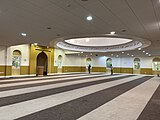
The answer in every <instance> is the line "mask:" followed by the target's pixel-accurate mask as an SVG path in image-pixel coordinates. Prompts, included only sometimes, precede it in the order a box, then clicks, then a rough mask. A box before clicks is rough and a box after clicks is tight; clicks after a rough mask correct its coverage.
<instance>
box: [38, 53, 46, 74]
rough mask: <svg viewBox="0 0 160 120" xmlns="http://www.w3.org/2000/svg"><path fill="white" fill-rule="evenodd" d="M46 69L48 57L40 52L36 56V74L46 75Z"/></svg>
mask: <svg viewBox="0 0 160 120" xmlns="http://www.w3.org/2000/svg"><path fill="white" fill-rule="evenodd" d="M47 69H48V57H47V55H46V54H45V53H44V52H41V53H39V54H38V56H37V74H38V75H47Z"/></svg>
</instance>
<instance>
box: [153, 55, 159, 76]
mask: <svg viewBox="0 0 160 120" xmlns="http://www.w3.org/2000/svg"><path fill="white" fill-rule="evenodd" d="M152 70H153V74H160V58H158V57H156V58H154V59H153V61H152Z"/></svg>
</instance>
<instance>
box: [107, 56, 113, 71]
mask: <svg viewBox="0 0 160 120" xmlns="http://www.w3.org/2000/svg"><path fill="white" fill-rule="evenodd" d="M111 67H112V59H111V58H107V60H106V72H109V73H110V72H111Z"/></svg>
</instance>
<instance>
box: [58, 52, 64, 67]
mask: <svg viewBox="0 0 160 120" xmlns="http://www.w3.org/2000/svg"><path fill="white" fill-rule="evenodd" d="M62 60H63V57H62V55H58V68H62Z"/></svg>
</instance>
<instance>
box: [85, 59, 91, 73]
mask: <svg viewBox="0 0 160 120" xmlns="http://www.w3.org/2000/svg"><path fill="white" fill-rule="evenodd" d="M89 65H91V67H90V69H91V71H92V59H91V58H86V72H88V66H89Z"/></svg>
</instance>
